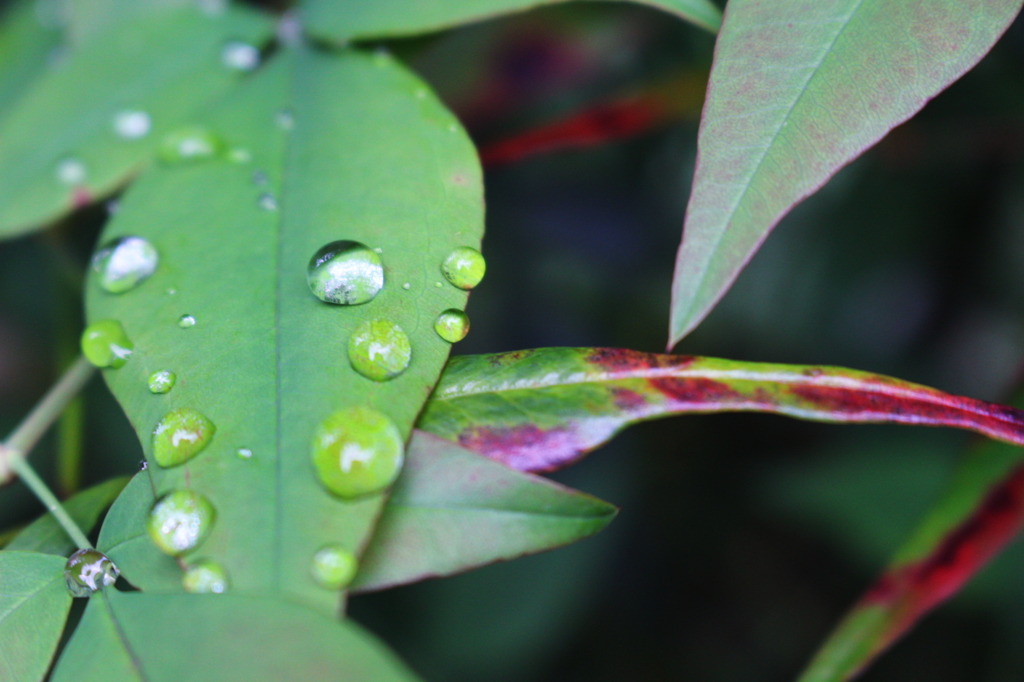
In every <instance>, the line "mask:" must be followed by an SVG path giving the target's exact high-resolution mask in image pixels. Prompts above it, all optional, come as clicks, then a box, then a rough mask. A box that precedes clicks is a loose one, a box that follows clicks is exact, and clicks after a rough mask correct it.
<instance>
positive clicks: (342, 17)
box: [302, 0, 722, 42]
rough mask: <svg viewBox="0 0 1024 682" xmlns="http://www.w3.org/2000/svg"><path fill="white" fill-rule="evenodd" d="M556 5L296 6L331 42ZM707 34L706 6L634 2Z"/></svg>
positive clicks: (440, 1) (710, 13)
mask: <svg viewBox="0 0 1024 682" xmlns="http://www.w3.org/2000/svg"><path fill="white" fill-rule="evenodd" d="M559 1H561V0H374V1H373V2H358V3H353V2H350V1H349V0H302V6H303V16H304V18H305V19H306V24H307V27H308V29H309V31H310V32H311V33H313V34H314V35H317V36H320V37H323V38H327V39H329V40H332V41H336V42H345V41H349V40H363V39H368V38H388V37H393V36H403V35H409V34H415V33H426V32H428V31H439V30H442V29H445V28H450V27H452V26H456V25H458V24H464V23H468V22H471V21H481V20H483V19H490V18H493V17H497V16H501V15H502V14H508V13H510V12H521V11H524V10H528V9H532V8H534V7H539V6H541V5H550V4H554V3H556V2H559ZM639 2H641V3H642V4H645V5H650V6H651V7H657V8H658V9H662V10H664V11H666V12H669V13H671V14H676V15H678V16H680V17H681V18H683V19H686V20H687V21H691V22H693V23H694V24H696V25H697V26H700V27H702V28H705V29H707V30H709V31H711V32H714V31H716V30H718V26H719V24H720V23H721V19H722V13H721V12H720V11H719V10H718V8H717V7H715V5H714V4H713V3H712V2H710V0H639Z"/></svg>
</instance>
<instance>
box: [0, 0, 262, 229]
mask: <svg viewBox="0 0 1024 682" xmlns="http://www.w3.org/2000/svg"><path fill="white" fill-rule="evenodd" d="M177 4H178V3H161V2H153V3H145V5H144V8H145V10H146V11H142V10H136V11H133V12H126V13H124V17H123V18H121V19H120V20H118V21H109V22H107V23H105V24H103V28H102V29H97V30H96V31H94V32H90V33H88V35H87V36H85V37H84V38H83V39H82V40H81V41H80V42H77V43H75V44H74V45H73V46H70V47H69V49H68V52H67V54H66V55H64V56H63V57H62V58H61V59H60V60H58V61H57V62H56V63H54V64H51V65H50V66H48V67H47V68H46V70H45V72H44V73H42V74H40V75H39V77H38V78H37V79H36V80H35V82H34V83H33V84H32V87H30V88H28V89H27V90H25V91H24V92H23V94H22V96H21V97H20V98H19V99H18V100H17V103H16V105H15V106H13V107H11V108H9V109H5V110H4V111H2V112H0V236H5V235H13V234H18V233H20V232H24V231H26V230H29V229H32V228H34V227H38V226H40V225H41V224H44V223H46V222H48V221H51V220H53V219H55V218H57V217H58V216H60V215H61V214H63V213H65V212H67V211H68V210H70V209H71V208H73V207H75V206H77V205H80V204H82V203H85V202H88V201H90V200H91V199H93V198H94V197H96V196H98V195H103V194H106V193H109V192H111V191H113V190H114V189H115V188H116V187H117V186H118V185H120V184H121V183H123V182H124V181H125V180H126V179H127V178H128V177H129V176H130V175H131V174H133V173H135V172H137V171H138V170H139V169H140V167H141V166H143V165H144V164H145V163H146V161H147V160H148V159H149V158H150V157H151V156H152V154H153V152H154V150H155V149H156V147H157V145H158V144H159V142H160V141H161V139H162V138H163V137H164V135H165V134H166V133H168V131H172V130H173V129H175V128H176V127H178V126H181V125H182V124H183V122H185V121H187V120H188V119H189V117H191V116H193V115H194V114H195V112H196V111H197V109H199V108H200V107H202V106H203V105H205V104H207V103H208V102H209V101H210V100H211V99H213V98H215V97H216V96H217V95H219V94H220V93H222V92H224V91H225V90H226V89H228V88H229V87H231V86H232V85H234V84H235V83H237V82H238V80H239V72H238V71H237V70H235V69H231V68H229V67H227V66H225V64H224V63H222V59H221V52H222V50H223V49H224V45H225V44H226V43H227V42H228V41H230V40H238V41H246V42H253V43H259V42H262V41H264V40H265V39H266V38H267V37H268V35H269V31H270V22H269V21H268V20H267V18H265V17H262V16H260V15H259V14H257V13H255V12H253V11H251V10H245V9H242V8H235V7H232V8H230V9H228V10H227V11H225V12H224V13H223V14H221V15H218V16H208V15H207V14H205V13H204V12H203V11H201V10H200V9H199V8H198V7H196V6H195V5H194V4H192V3H189V4H187V5H184V6H180V7H179V6H176V5H177ZM129 113H135V114H141V115H143V116H145V117H148V121H149V128H148V130H146V128H145V126H142V127H136V129H135V130H134V132H133V135H139V133H140V132H142V133H143V134H141V135H139V136H136V137H127V138H126V137H125V136H124V135H122V134H119V133H118V132H117V130H116V129H115V122H116V120H118V115H119V114H122V115H124V114H129ZM143 131H144V132H143Z"/></svg>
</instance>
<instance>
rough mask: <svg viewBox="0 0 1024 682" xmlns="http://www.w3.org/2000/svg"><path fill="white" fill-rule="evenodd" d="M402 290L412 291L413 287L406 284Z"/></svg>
mask: <svg viewBox="0 0 1024 682" xmlns="http://www.w3.org/2000/svg"><path fill="white" fill-rule="evenodd" d="M402 288H403V289H405V290H406V291H409V289H412V285H411V284H409V283H408V282H406V283H405V284H403V285H402Z"/></svg>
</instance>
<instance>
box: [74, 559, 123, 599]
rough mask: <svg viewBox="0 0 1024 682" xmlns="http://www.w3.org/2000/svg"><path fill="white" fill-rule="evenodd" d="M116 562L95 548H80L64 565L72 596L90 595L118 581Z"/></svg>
mask: <svg viewBox="0 0 1024 682" xmlns="http://www.w3.org/2000/svg"><path fill="white" fill-rule="evenodd" d="M118 575H120V571H118V570H117V566H115V565H114V562H113V561H111V560H110V559H108V558H107V557H106V556H105V555H104V554H102V553H101V552H97V551H96V550H95V549H80V550H78V551H77V552H75V553H74V554H72V555H71V556H70V557H68V562H67V563H66V564H65V565H64V584H65V585H67V586H68V592H70V593H71V596H72V597H88V596H89V595H91V594H92V593H93V592H96V591H98V590H101V589H103V588H104V587H109V586H110V585H113V584H114V583H115V582H117V576H118Z"/></svg>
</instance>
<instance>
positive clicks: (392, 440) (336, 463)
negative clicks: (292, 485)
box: [312, 406, 404, 498]
mask: <svg viewBox="0 0 1024 682" xmlns="http://www.w3.org/2000/svg"><path fill="white" fill-rule="evenodd" d="M312 454H313V465H314V466H315V467H316V473H317V478H318V479H319V480H320V483H322V484H323V485H324V487H325V488H327V489H328V490H330V491H331V492H332V493H334V494H335V495H338V496H339V497H343V498H353V497H359V496H361V495H368V494H370V493H375V492H379V491H381V490H383V489H384V488H387V487H388V486H389V485H391V484H392V483H393V482H394V480H395V479H396V478H397V477H398V474H399V472H400V471H401V469H402V462H403V460H404V449H403V445H402V434H401V433H399V431H398V428H397V427H396V426H395V425H394V424H393V423H391V420H390V419H388V418H387V417H385V416H384V415H383V414H381V413H380V412H377V411H376V410H371V409H370V408H368V407H362V406H356V407H350V408H347V409H343V410H339V411H337V412H335V413H334V414H332V415H330V416H329V417H327V419H325V420H324V421H323V422H322V423H321V424H320V426H318V427H317V429H316V432H315V433H314V435H313V452H312Z"/></svg>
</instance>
